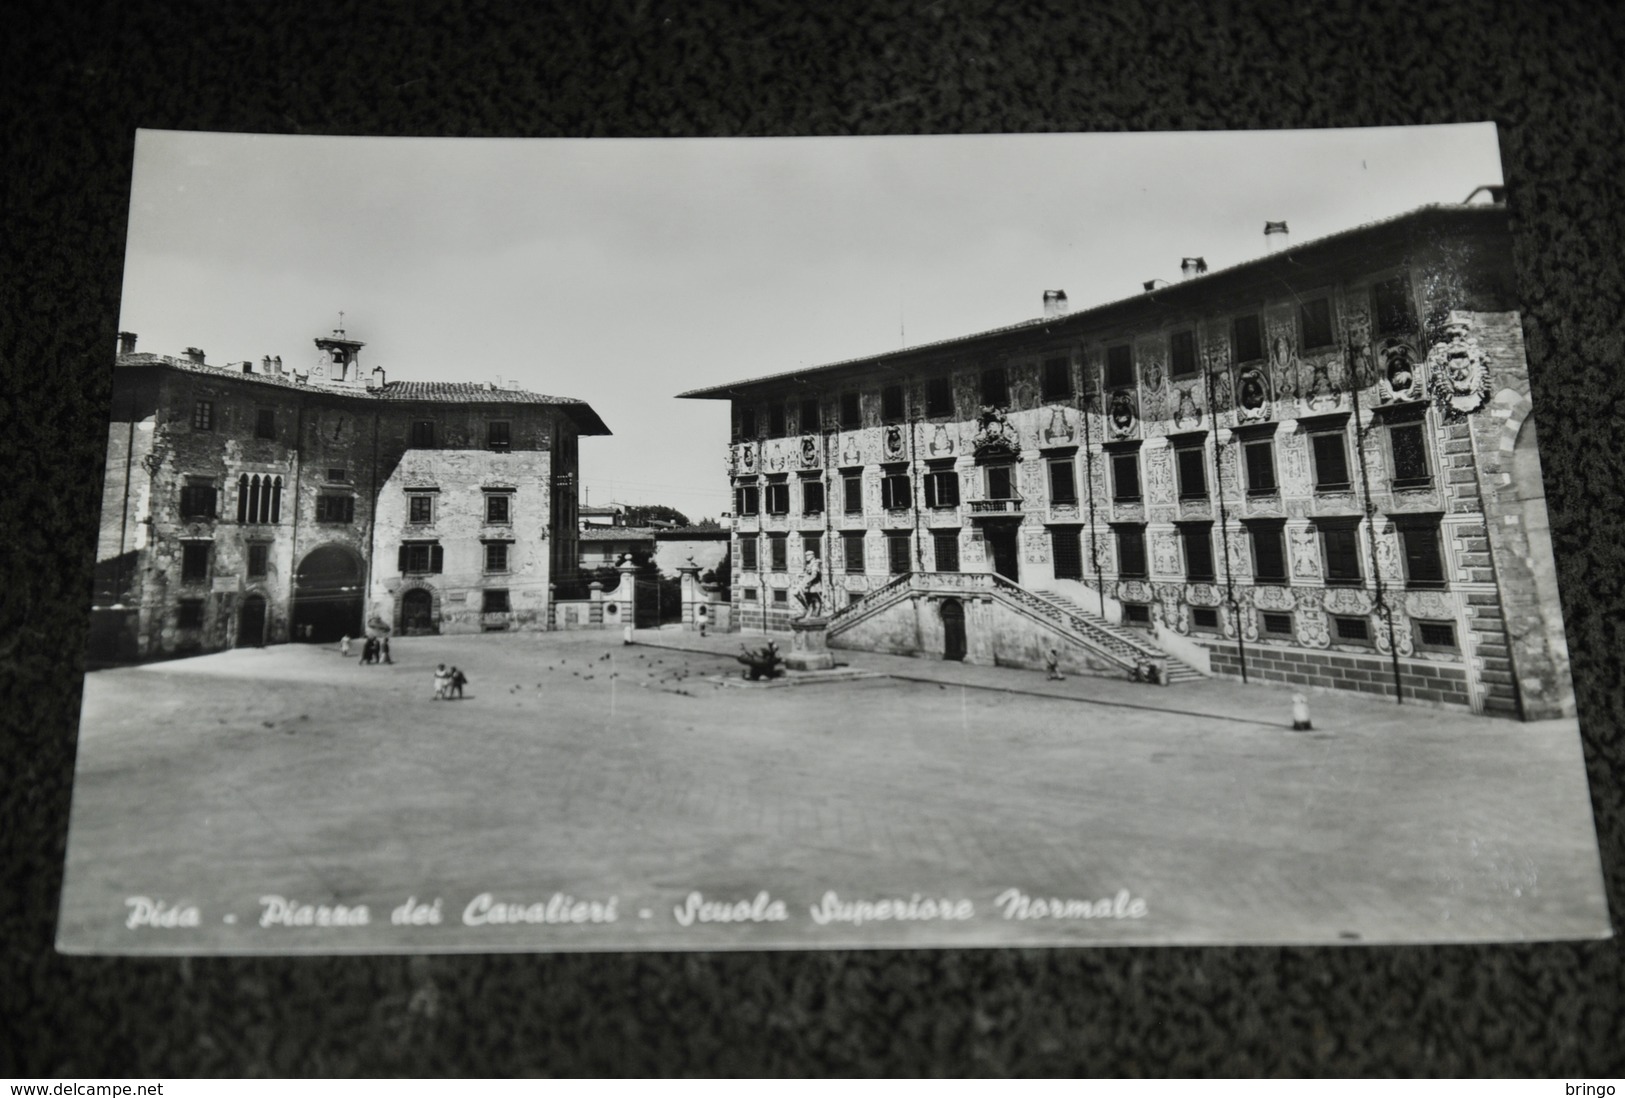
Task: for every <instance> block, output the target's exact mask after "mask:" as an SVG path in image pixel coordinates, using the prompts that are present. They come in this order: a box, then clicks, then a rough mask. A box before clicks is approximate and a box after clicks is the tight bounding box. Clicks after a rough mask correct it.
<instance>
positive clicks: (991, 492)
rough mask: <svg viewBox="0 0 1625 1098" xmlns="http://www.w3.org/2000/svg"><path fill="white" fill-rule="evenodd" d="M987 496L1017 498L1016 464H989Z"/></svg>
mask: <svg viewBox="0 0 1625 1098" xmlns="http://www.w3.org/2000/svg"><path fill="white" fill-rule="evenodd" d="M987 498H988V499H1015V498H1016V477H1015V467H1014V466H1011V465H989V466H988V467H987Z"/></svg>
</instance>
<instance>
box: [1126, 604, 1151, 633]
mask: <svg viewBox="0 0 1625 1098" xmlns="http://www.w3.org/2000/svg"><path fill="white" fill-rule="evenodd" d="M1123 624H1124V625H1128V626H1134V627H1137V628H1140V629H1149V628H1150V627H1151V607H1149V606H1147V605H1146V604H1145V603H1143V602H1125V603H1124V604H1123Z"/></svg>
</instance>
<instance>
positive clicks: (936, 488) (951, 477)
mask: <svg viewBox="0 0 1625 1098" xmlns="http://www.w3.org/2000/svg"><path fill="white" fill-rule="evenodd" d="M925 505H926V506H927V507H958V506H959V474H958V473H956V472H954V471H953V468H952V467H951V466H950V467H949V468H946V469H932V470H931V471H930V472H929V473H926V474H925Z"/></svg>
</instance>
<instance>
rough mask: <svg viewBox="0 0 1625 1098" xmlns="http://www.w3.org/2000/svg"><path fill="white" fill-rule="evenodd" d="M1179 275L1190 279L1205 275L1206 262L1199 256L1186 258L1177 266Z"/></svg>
mask: <svg viewBox="0 0 1625 1098" xmlns="http://www.w3.org/2000/svg"><path fill="white" fill-rule="evenodd" d="M1179 273H1180V276H1181V277H1183V278H1187V279H1191V278H1195V277H1196V276H1197V275H1205V274H1207V260H1205V259H1203V258H1202V257H1201V256H1194V257H1192V256H1186V257H1185V258H1184V260H1183V261H1181V262H1180V264H1179Z"/></svg>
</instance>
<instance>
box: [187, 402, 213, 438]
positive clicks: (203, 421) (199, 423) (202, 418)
mask: <svg viewBox="0 0 1625 1098" xmlns="http://www.w3.org/2000/svg"><path fill="white" fill-rule="evenodd" d="M192 430H194V431H212V430H214V401H212V400H200V401H198V402H197V403H196V404H194V405H192Z"/></svg>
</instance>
